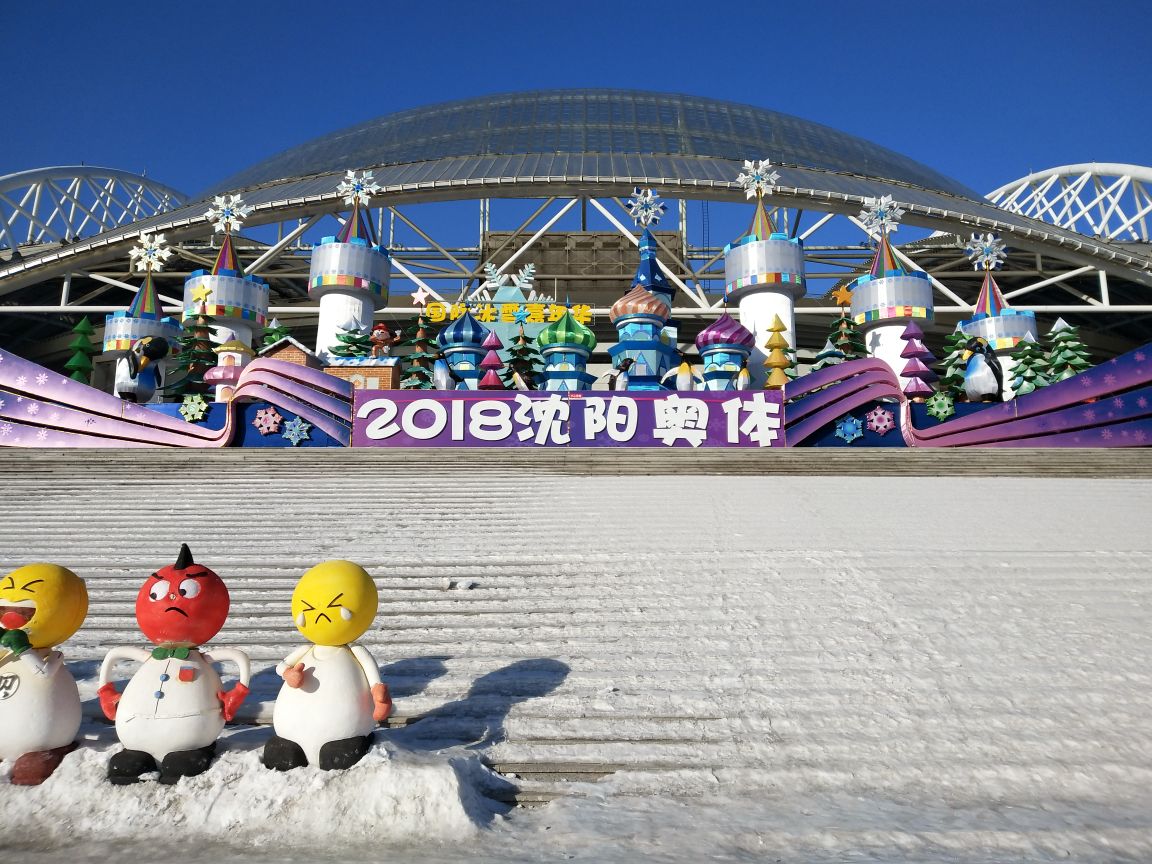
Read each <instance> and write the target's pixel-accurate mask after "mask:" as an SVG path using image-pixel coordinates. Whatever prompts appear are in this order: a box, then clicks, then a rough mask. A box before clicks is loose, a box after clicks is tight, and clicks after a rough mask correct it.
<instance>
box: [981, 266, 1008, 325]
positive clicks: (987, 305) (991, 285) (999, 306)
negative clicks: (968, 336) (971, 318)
mask: <svg viewBox="0 0 1152 864" xmlns="http://www.w3.org/2000/svg"><path fill="white" fill-rule="evenodd" d="M1007 308H1008V301H1006V300H1005V299H1004V295H1003V294H1001V293H1000V286H999V285H997V284H996V280H995V279H993V278H992V271H991V270H985V271H984V284H983V285H981V286H980V296H979V297H978V298H976V308H975V309H974V310H973V314H975V315H988V316H990V317H995V316H997V315H999V314H1000V313H1001V312H1003V311H1004V310H1005V309H1007Z"/></svg>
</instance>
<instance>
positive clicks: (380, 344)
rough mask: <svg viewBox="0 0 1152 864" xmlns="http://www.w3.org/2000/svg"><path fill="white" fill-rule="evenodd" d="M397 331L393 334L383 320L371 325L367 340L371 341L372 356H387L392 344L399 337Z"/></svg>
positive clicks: (390, 351)
mask: <svg viewBox="0 0 1152 864" xmlns="http://www.w3.org/2000/svg"><path fill="white" fill-rule="evenodd" d="M399 336H400V334H399V332H397V333H396V335H395V336H393V335H392V332H391V331H390V330H389V329H388V325H387V324H385V323H384V322H383V321H377V322H376V323H375V324H373V325H372V335H371V336H369V337H368V338H369V341H370V342H371V343H372V358H373V359H375V358H377V357H387V356H388V355H389V354H391V353H392V344H393V343H394V342H395V341H396V339H397V338H399Z"/></svg>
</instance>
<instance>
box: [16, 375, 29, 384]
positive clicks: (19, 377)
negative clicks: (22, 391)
mask: <svg viewBox="0 0 1152 864" xmlns="http://www.w3.org/2000/svg"><path fill="white" fill-rule="evenodd" d="M27 383H28V376H27V375H17V376H16V386H17V387H23V386H24V385H25V384H27Z"/></svg>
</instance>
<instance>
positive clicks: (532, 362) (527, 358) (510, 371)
mask: <svg viewBox="0 0 1152 864" xmlns="http://www.w3.org/2000/svg"><path fill="white" fill-rule="evenodd" d="M543 365H544V359H543V358H542V357H541V356H540V352H539V351H537V350H536V340H534V339H529V338H528V337H527V336H525V335H524V325H523V324H521V325H520V332H519V334H518V335H517V336H516V341H515V342H513V343H512V344H511V345H510V346H508V363H507V365H506V367H505V369H504V387H505V388H506V389H508V390H520V389H523V388H522V387H521V385H520V384H519V383H518V382H517V381H516V378H517V376H519V378H520V381H521V382H523V385H524V386H526V387H527V388H528V389H529V390H535V389H536V387H537V384H538V383H539V376H540V367H541V366H543Z"/></svg>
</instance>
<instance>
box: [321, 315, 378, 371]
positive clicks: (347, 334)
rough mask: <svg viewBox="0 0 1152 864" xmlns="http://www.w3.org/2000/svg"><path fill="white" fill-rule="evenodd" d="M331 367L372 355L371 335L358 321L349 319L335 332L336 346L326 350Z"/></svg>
mask: <svg viewBox="0 0 1152 864" xmlns="http://www.w3.org/2000/svg"><path fill="white" fill-rule="evenodd" d="M328 353H329V355H330V356H331V357H332V358H333V359H332V363H333V365H340V361H342V360H343V361H348V360H360V359H363V358H365V357H367V356H368V355H369V354H371V353H372V334H371V331H370V330H369V329H368V327H367V326H366V325H364V324H361V323H360V322H359V321H356V320H354V319H349V320H348V321H345V322H344V323H343V324H342V325H340V327H339V329H338V330H337V332H336V344H334V345H332V346H331V347H330V348H329V349H328Z"/></svg>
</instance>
